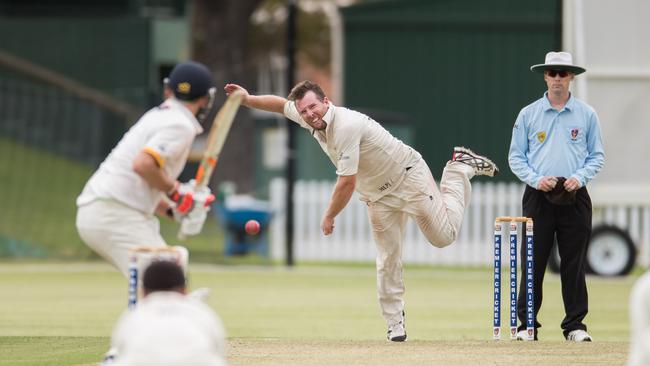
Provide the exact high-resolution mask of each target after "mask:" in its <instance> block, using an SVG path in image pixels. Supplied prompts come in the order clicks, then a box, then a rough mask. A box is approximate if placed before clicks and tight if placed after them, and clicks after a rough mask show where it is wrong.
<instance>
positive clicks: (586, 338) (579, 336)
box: [566, 329, 591, 342]
mask: <svg viewBox="0 0 650 366" xmlns="http://www.w3.org/2000/svg"><path fill="white" fill-rule="evenodd" d="M566 340H567V341H573V342H591V336H590V335H589V333H587V332H586V331H584V330H582V329H576V330H572V331H570V332H569V334H567V336H566Z"/></svg>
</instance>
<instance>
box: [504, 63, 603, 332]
mask: <svg viewBox="0 0 650 366" xmlns="http://www.w3.org/2000/svg"><path fill="white" fill-rule="evenodd" d="M531 71H534V72H539V73H541V74H543V75H544V81H545V82H546V86H547V91H546V92H545V93H544V96H542V97H541V98H540V99H538V100H537V101H535V102H533V103H532V104H530V105H528V106H526V107H524V108H523V109H522V110H521V112H519V115H518V116H517V120H516V121H515V125H514V127H513V129H512V141H511V143H510V152H509V155H508V161H509V163H510V169H511V170H512V172H513V173H514V174H515V175H516V176H517V177H518V178H519V179H520V180H521V181H522V182H524V183H526V190H525V191H524V195H523V198H522V212H523V216H526V217H530V218H532V219H533V221H534V222H535V233H534V235H533V236H534V239H533V241H534V242H535V246H534V249H533V253H534V255H533V257H534V264H533V266H534V270H533V282H534V297H535V340H537V328H539V327H541V326H542V325H541V324H540V323H539V322H538V321H537V313H538V312H539V309H540V308H541V306H542V289H543V286H542V285H543V283H544V273H545V271H546V264H547V263H548V258H549V255H550V253H551V249H552V248H553V243H554V241H555V238H556V237H557V246H558V249H559V251H560V258H561V259H562V260H561V264H560V275H561V280H562V299H563V300H564V311H565V314H566V315H565V317H564V320H562V324H561V326H562V332H563V334H564V337H565V338H566V339H567V340H569V341H576V342H583V341H591V336H590V335H589V333H587V325H585V324H584V323H583V319H584V318H585V316H586V315H587V311H588V301H587V283H586V281H585V263H586V259H585V257H586V254H587V244H588V243H589V236H590V234H591V199H590V198H589V193H588V192H587V188H586V185H587V183H588V182H589V181H591V180H592V179H593V178H594V177H595V176H596V174H598V172H599V171H600V169H601V168H602V167H603V164H604V163H605V152H604V150H603V144H602V140H601V137H600V123H599V121H598V115H596V112H595V111H594V109H593V108H592V107H591V106H589V105H587V104H586V103H585V102H583V101H581V100H579V99H577V98H576V97H575V96H574V95H573V94H572V93H571V92H570V91H569V85H570V84H571V81H573V79H574V77H575V76H576V75H578V74H581V73H583V72H585V69H584V68H582V67H580V66H576V65H574V64H573V60H572V57H571V54H570V53H568V52H549V53H547V54H546V60H545V63H544V64H539V65H534V66H532V67H531ZM522 255H523V253H522ZM523 262H524V260H523V258H522V266H523ZM522 270H523V268H522ZM522 277H523V276H522ZM525 286H526V283H525V281H524V278H522V279H521V281H520V291H519V299H518V304H519V310H518V312H519V314H518V315H519V320H520V321H521V325H520V326H519V327H518V338H521V339H525V337H526V287H525Z"/></svg>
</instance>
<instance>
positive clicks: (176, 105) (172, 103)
mask: <svg viewBox="0 0 650 366" xmlns="http://www.w3.org/2000/svg"><path fill="white" fill-rule="evenodd" d="M163 104H167V105H169V106H170V107H172V108H175V109H178V110H179V111H181V113H183V114H184V115H185V116H186V117H187V118H188V119H189V120H190V121H191V122H192V126H194V130H195V131H196V134H197V135H199V134H201V132H203V127H201V124H200V123H199V121H198V120H197V119H196V116H195V115H193V114H192V112H190V110H189V109H187V107H186V106H185V105H184V104H183V103H181V102H179V101H178V100H176V99H175V98H169V99H167V100H165V102H164V103H163Z"/></svg>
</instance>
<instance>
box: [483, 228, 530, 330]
mask: <svg viewBox="0 0 650 366" xmlns="http://www.w3.org/2000/svg"><path fill="white" fill-rule="evenodd" d="M503 223H508V227H509V229H510V232H509V234H510V277H509V284H510V302H509V308H510V339H517V310H518V306H517V228H518V227H517V226H518V223H525V225H526V235H525V237H526V240H525V243H526V245H525V247H523V245H522V251H523V250H525V253H526V267H525V273H522V276H525V279H526V331H527V332H526V334H527V336H528V339H527V340H533V339H534V336H535V298H534V289H533V219H531V218H528V217H510V216H501V217H497V218H496V219H495V220H494V299H493V308H494V322H493V333H492V336H493V338H494V339H495V340H499V339H501V248H502V246H501V238H502V235H503V230H502V229H503Z"/></svg>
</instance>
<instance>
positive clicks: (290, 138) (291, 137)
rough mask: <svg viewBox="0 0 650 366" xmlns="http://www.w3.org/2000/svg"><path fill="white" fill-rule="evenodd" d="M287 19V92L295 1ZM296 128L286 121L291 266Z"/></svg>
mask: <svg viewBox="0 0 650 366" xmlns="http://www.w3.org/2000/svg"><path fill="white" fill-rule="evenodd" d="M287 7H288V9H287V10H288V13H289V15H288V19H287V90H288V91H289V90H291V88H293V85H294V84H295V80H294V71H295V68H296V57H295V54H296V13H297V7H296V0H288V2H287ZM295 135H296V126H295V125H294V122H293V121H290V120H287V152H288V161H287V168H286V172H285V178H286V181H287V197H286V204H285V207H286V210H287V211H286V212H287V219H286V222H285V225H286V226H285V236H286V238H287V242H286V249H287V250H286V264H287V266H290V267H291V266H293V183H294V181H295V180H296V152H295V148H296V136H295Z"/></svg>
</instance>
